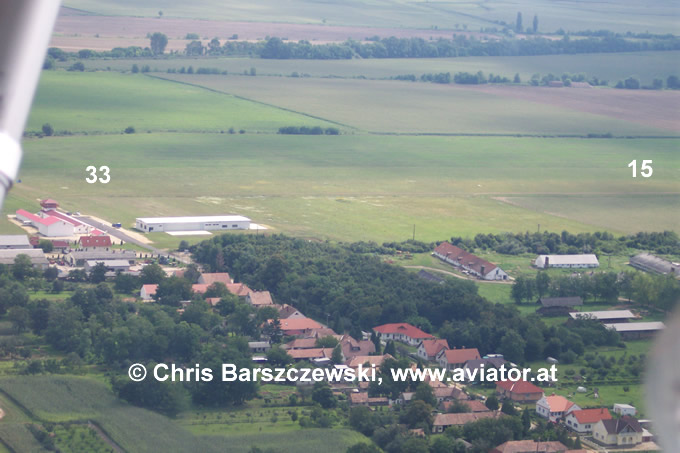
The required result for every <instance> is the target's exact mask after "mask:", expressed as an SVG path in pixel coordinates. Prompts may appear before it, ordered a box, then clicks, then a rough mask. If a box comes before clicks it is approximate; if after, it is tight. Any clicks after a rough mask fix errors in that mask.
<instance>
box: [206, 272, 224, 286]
mask: <svg viewBox="0 0 680 453" xmlns="http://www.w3.org/2000/svg"><path fill="white" fill-rule="evenodd" d="M201 278H202V280H203V282H204V283H206V284H208V285H212V284H213V283H215V282H220V283H224V285H225V286H226V285H229V284H231V283H232V280H231V277H230V276H229V274H228V273H226V272H209V273H204V274H201Z"/></svg>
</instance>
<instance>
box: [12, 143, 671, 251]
mask: <svg viewBox="0 0 680 453" xmlns="http://www.w3.org/2000/svg"><path fill="white" fill-rule="evenodd" d="M676 148H677V141H676V140H581V139H536V138H470V137H429V136H427V137H390V136H364V135H345V136H335V137H332V136H324V137H305V136H280V135H244V136H240V135H222V134H186V135H184V134H135V135H111V136H88V137H72V138H59V137H56V138H55V137H51V138H45V139H41V140H37V139H33V140H27V141H26V142H25V149H26V152H25V156H24V162H23V167H22V170H21V178H22V180H23V182H22V183H21V184H20V185H17V186H16V187H15V189H14V190H13V191H12V193H11V195H10V197H9V199H8V203H7V207H6V208H5V211H4V212H5V213H11V212H13V211H11V210H10V209H13V208H16V207H19V206H23V205H28V206H30V205H32V204H34V203H35V200H36V199H38V198H42V197H48V196H49V197H52V198H55V199H57V200H58V201H59V202H60V203H62V206H64V207H65V208H66V209H72V210H73V209H75V210H79V211H82V212H84V213H90V214H94V215H97V216H100V217H103V218H106V219H109V220H117V221H121V222H123V223H125V224H126V225H130V224H131V223H132V222H134V218H135V217H138V216H157V215H198V214H223V213H238V214H242V215H246V216H249V217H251V218H252V219H253V221H254V222H256V223H261V224H265V225H268V226H270V227H272V228H273V229H272V230H270V232H286V233H290V234H295V235H299V236H312V237H322V238H332V239H340V240H369V239H370V240H376V241H378V242H384V241H388V240H403V239H407V238H410V237H411V234H412V230H413V224H416V228H417V238H418V239H420V240H425V241H431V240H441V239H445V238H448V237H451V236H474V235H475V234H477V233H480V232H494V233H500V232H505V231H525V230H530V231H533V230H534V229H535V228H536V225H537V224H541V228H542V229H543V230H549V231H558V232H561V231H562V230H568V231H570V232H572V233H578V232H582V231H593V230H602V229H606V230H610V231H613V232H619V233H620V232H628V233H630V232H636V231H638V230H640V229H653V230H656V231H658V230H663V229H676V228H677V225H678V222H676V219H677V217H676V214H675V213H673V212H672V211H670V210H669V209H668V205H667V204H665V203H664V200H665V199H667V198H672V196H671V197H666V196H661V195H660V194H663V193H669V194H670V193H677V187H678V179H677V170H676V168H677V167H678V157H677V153H675V152H674V151H675V149H676ZM188 149H190V150H191V152H190V153H188V152H187V150H188ZM640 149H644V150H645V153H644V154H645V157H647V158H650V159H654V162H655V165H656V167H655V168H656V170H655V172H654V176H653V177H652V178H650V179H647V180H641V179H639V180H633V179H632V178H631V177H630V175H629V174H628V169H627V168H626V164H627V163H628V162H630V161H631V160H632V159H633V158H635V157H637V156H638V155H639V153H640ZM480 156H484V158H483V159H482V160H480ZM567 156H568V157H567ZM85 164H87V165H97V166H99V165H109V166H110V167H111V182H110V183H109V184H92V185H91V184H87V183H86V182H85V177H86V176H87V175H86V173H85V171H84V170H85V168H84V167H85V166H86V165H85ZM576 191H578V193H579V196H578V197H579V199H580V200H581V203H582V204H583V208H582V209H590V210H593V211H594V210H595V209H596V208H592V207H590V206H589V203H590V199H591V198H592V199H594V200H595V201H594V203H595V206H598V207H600V209H602V210H604V209H605V208H606V207H605V206H601V205H600V204H599V199H600V198H601V197H602V196H603V195H602V194H611V193H618V194H619V195H617V204H616V205H613V206H611V212H612V215H611V216H610V217H609V218H607V217H606V215H605V212H603V213H601V214H600V216H599V217H598V220H603V221H598V222H594V221H593V219H588V218H585V217H580V221H574V220H572V219H571V216H570V214H569V213H566V214H562V216H558V215H555V214H554V212H553V211H554V207H553V206H546V208H545V210H544V211H541V210H538V209H536V210H534V209H525V208H522V207H520V206H517V205H515V204H513V203H511V202H504V201H502V199H501V198H502V197H503V196H512V197H517V196H526V197H529V196H530V197H534V198H536V199H540V198H541V197H546V196H547V197H550V198H554V197H555V195H553V194H560V193H562V194H565V193H566V194H568V193H573V192H576ZM607 196H610V195H607ZM642 196H645V197H647V198H648V199H649V205H648V206H647V208H646V212H647V213H648V214H649V215H650V216H653V218H654V223H653V224H650V222H649V219H648V218H646V217H642V216H637V215H636V214H635V213H634V212H633V213H631V212H629V213H628V215H627V216H625V214H624V213H625V207H626V206H629V207H630V210H631V211H632V210H633V209H635V208H636V207H639V203H638V202H637V201H636V200H638V199H639V197H642ZM8 208H9V209H8ZM565 217H569V218H565ZM4 222H6V220H5V221H4ZM246 234H255V233H254V232H249V233H246ZM162 237H163V241H167V242H165V243H164V244H163V245H168V246H170V245H173V244H176V243H178V242H179V240H181V238H179V237H177V238H171V237H170V236H167V235H162ZM175 239H176V242H175V241H174V240H175ZM504 259H505V258H504ZM508 259H510V258H508ZM513 259H514V258H513ZM522 259H524V258H522ZM492 261H493V260H492ZM500 264H503V263H500Z"/></svg>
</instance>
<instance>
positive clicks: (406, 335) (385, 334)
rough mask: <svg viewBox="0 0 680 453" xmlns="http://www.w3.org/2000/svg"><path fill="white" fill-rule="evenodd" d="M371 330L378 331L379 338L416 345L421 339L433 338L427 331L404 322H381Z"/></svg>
mask: <svg viewBox="0 0 680 453" xmlns="http://www.w3.org/2000/svg"><path fill="white" fill-rule="evenodd" d="M373 330H374V331H375V332H377V333H378V336H379V337H380V339H381V340H385V341H387V340H393V341H401V342H402V343H406V344H410V345H412V346H417V345H418V344H419V343H420V342H421V341H422V340H428V339H434V337H433V336H432V335H430V334H429V333H425V332H423V331H422V330H420V329H419V328H417V327H416V326H412V325H411V324H408V323H405V322H400V323H394V324H383V325H382V326H377V327H374V328H373Z"/></svg>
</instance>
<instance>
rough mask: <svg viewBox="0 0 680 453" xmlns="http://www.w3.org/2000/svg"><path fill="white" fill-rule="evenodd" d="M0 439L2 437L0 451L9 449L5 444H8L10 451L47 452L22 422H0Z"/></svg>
mask: <svg viewBox="0 0 680 453" xmlns="http://www.w3.org/2000/svg"><path fill="white" fill-rule="evenodd" d="M0 439H2V444H0V452H6V451H10V450H8V449H7V448H6V447H5V445H7V446H9V447H10V448H11V449H12V451H21V452H24V451H25V452H30V453H43V452H47V450H45V449H44V448H43V447H42V446H41V445H40V443H38V441H37V440H36V439H35V437H33V434H31V432H30V431H29V430H28V428H27V427H26V425H24V424H22V423H0Z"/></svg>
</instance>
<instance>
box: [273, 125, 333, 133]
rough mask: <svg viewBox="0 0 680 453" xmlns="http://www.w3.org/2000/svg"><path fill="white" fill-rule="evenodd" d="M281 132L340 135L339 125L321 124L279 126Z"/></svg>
mask: <svg viewBox="0 0 680 453" xmlns="http://www.w3.org/2000/svg"><path fill="white" fill-rule="evenodd" d="M279 134H283V135H338V134H340V130H339V129H338V128H337V127H327V128H325V129H324V128H322V127H321V126H313V127H308V126H299V127H298V126H285V127H280V128H279Z"/></svg>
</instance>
